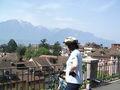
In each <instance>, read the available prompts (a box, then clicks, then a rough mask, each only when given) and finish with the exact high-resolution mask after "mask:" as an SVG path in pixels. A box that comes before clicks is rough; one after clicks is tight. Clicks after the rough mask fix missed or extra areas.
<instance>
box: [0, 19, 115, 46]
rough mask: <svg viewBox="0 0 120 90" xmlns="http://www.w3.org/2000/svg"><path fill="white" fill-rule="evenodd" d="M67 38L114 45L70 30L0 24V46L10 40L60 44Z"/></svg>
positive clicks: (24, 23) (20, 22) (13, 23)
mask: <svg viewBox="0 0 120 90" xmlns="http://www.w3.org/2000/svg"><path fill="white" fill-rule="evenodd" d="M68 36H73V37H76V38H77V39H78V40H79V42H80V43H81V44H85V43H87V42H95V43H97V44H103V45H104V46H110V45H111V44H112V43H115V41H112V40H105V39H102V38H98V37H96V36H95V35H94V34H92V33H89V32H83V31H80V30H74V29H71V28H65V29H59V28H56V29H52V30H51V29H48V28H46V27H43V26H34V25H32V24H31V23H29V22H26V21H18V20H7V21H4V22H0V44H5V43H7V42H8V41H9V40H10V39H14V40H15V41H16V42H17V43H19V44H30V43H31V44H38V43H40V40H42V39H47V42H48V43H50V44H53V43H55V42H56V41H59V42H60V43H62V42H63V40H64V38H66V37H68Z"/></svg>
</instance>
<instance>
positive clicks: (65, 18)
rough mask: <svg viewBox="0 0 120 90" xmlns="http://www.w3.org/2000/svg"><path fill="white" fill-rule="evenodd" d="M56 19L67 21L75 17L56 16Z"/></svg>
mask: <svg viewBox="0 0 120 90" xmlns="http://www.w3.org/2000/svg"><path fill="white" fill-rule="evenodd" d="M55 20H56V21H62V22H66V21H68V22H69V21H74V19H73V18H71V17H55Z"/></svg>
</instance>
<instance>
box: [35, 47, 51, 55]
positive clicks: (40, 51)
mask: <svg viewBox="0 0 120 90" xmlns="http://www.w3.org/2000/svg"><path fill="white" fill-rule="evenodd" d="M40 55H51V53H50V52H49V50H48V49H47V48H44V47H40V48H39V49H38V50H37V51H36V52H35V55H34V57H37V56H40Z"/></svg>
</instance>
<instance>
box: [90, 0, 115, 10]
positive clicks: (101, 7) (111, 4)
mask: <svg viewBox="0 0 120 90" xmlns="http://www.w3.org/2000/svg"><path fill="white" fill-rule="evenodd" d="M115 3H116V0H111V1H110V2H109V3H107V4H105V5H102V6H100V7H97V8H94V9H92V10H93V11H96V12H104V11H106V10H108V9H110V8H111V7H113V6H114V5H115Z"/></svg>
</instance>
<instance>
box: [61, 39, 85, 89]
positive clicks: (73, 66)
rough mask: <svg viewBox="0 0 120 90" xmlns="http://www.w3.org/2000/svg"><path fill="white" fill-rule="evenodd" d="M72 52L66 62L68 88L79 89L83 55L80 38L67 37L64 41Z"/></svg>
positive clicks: (81, 80)
mask: <svg viewBox="0 0 120 90" xmlns="http://www.w3.org/2000/svg"><path fill="white" fill-rule="evenodd" d="M63 43H64V44H65V45H66V46H67V49H68V50H69V52H70V55H69V58H68V60H67V62H66V76H65V79H66V82H67V87H66V90H79V88H80V86H81V84H82V82H83V75H82V56H81V53H80V51H79V46H78V44H79V43H78V40H77V39H76V38H75V37H68V38H65V40H64V42H63Z"/></svg>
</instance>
